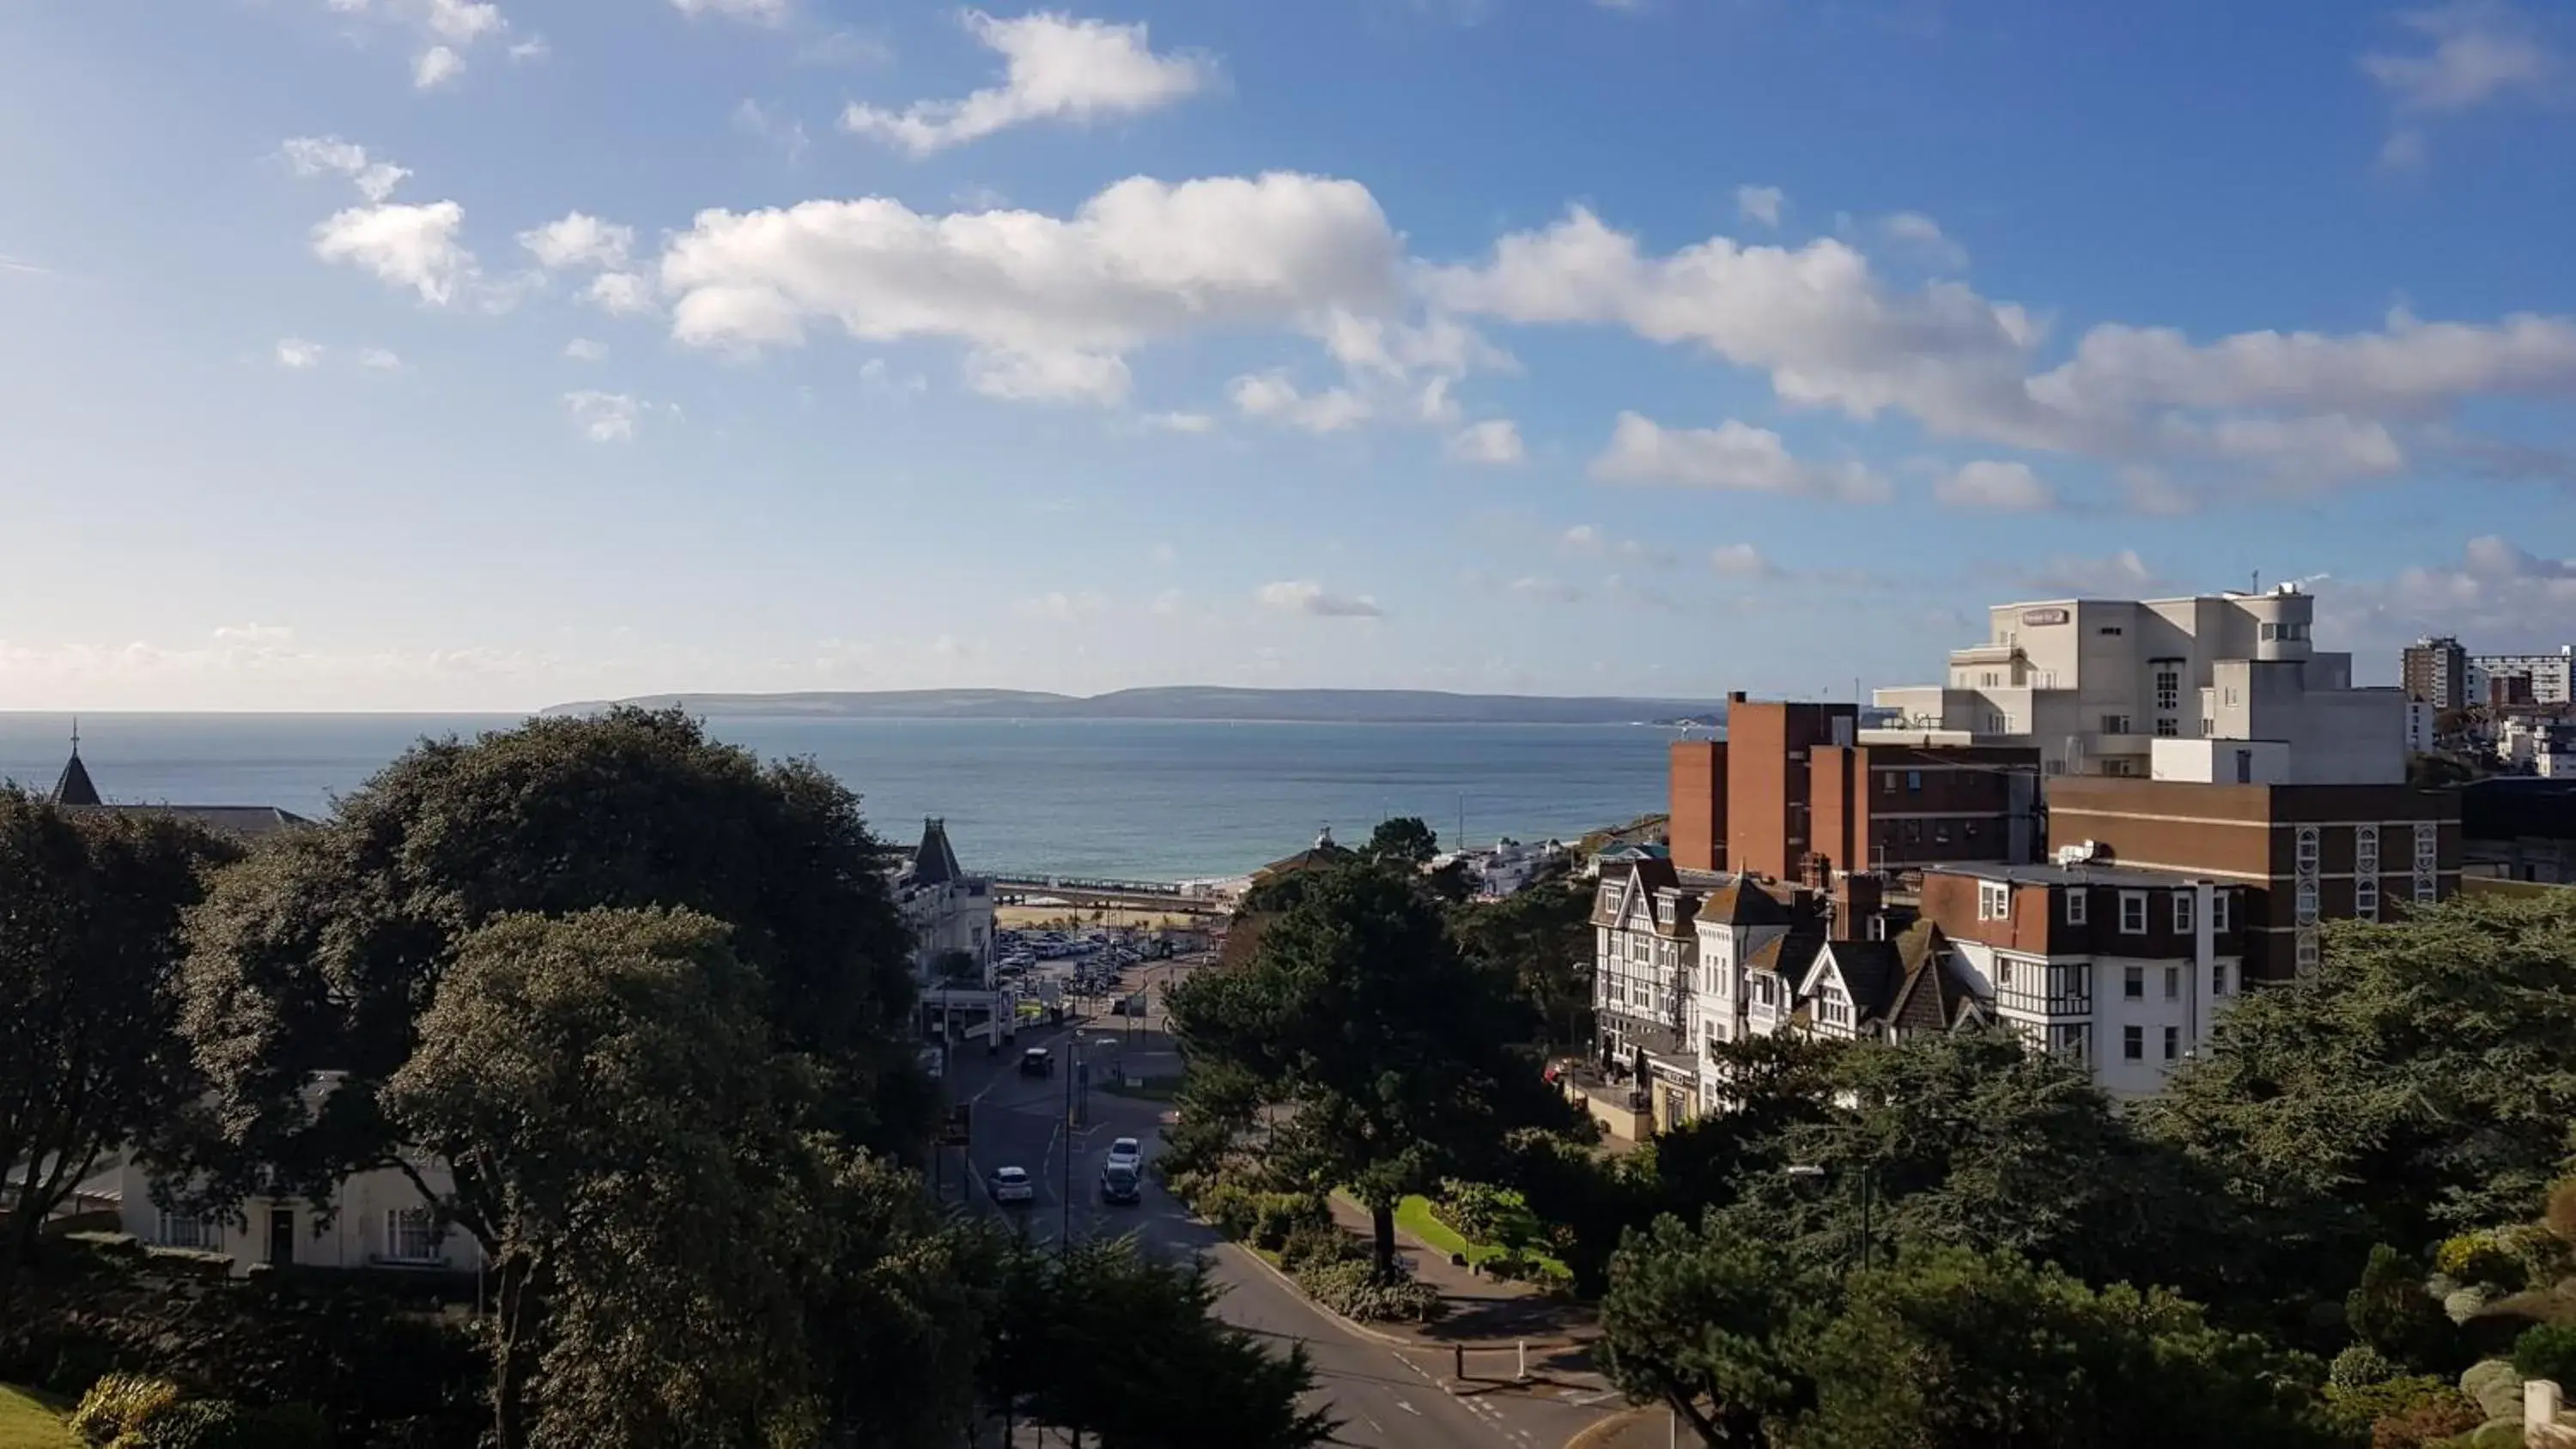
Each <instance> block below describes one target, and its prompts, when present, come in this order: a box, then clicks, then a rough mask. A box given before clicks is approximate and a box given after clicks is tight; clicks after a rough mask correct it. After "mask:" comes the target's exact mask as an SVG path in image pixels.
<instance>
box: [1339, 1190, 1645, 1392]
mask: <svg viewBox="0 0 2576 1449" xmlns="http://www.w3.org/2000/svg"><path fill="white" fill-rule="evenodd" d="M1331 1203H1332V1209H1333V1222H1334V1224H1335V1225H1336V1226H1338V1227H1341V1228H1342V1229H1344V1230H1346V1231H1348V1232H1351V1233H1354V1234H1356V1235H1357V1236H1359V1237H1360V1238H1361V1239H1362V1240H1363V1241H1365V1240H1366V1239H1367V1238H1368V1237H1369V1235H1370V1231H1371V1229H1370V1225H1369V1215H1368V1211H1367V1210H1366V1209H1365V1208H1362V1207H1360V1206H1359V1205H1358V1204H1356V1203H1353V1202H1350V1201H1347V1200H1346V1199H1344V1198H1343V1197H1342V1196H1341V1195H1339V1194H1335V1195H1334V1196H1333V1198H1332V1199H1331ZM1395 1245H1396V1250H1397V1251H1398V1252H1400V1253H1402V1254H1404V1255H1406V1256H1407V1257H1409V1258H1410V1259H1411V1260H1412V1263H1413V1276H1414V1277H1415V1278H1417V1279H1419V1280H1420V1281H1422V1282H1424V1283H1427V1284H1429V1285H1431V1287H1432V1288H1433V1289H1434V1290H1436V1291H1437V1292H1438V1293H1439V1294H1440V1296H1441V1298H1442V1299H1444V1300H1445V1301H1446V1302H1447V1303H1448V1305H1449V1311H1448V1312H1447V1313H1445V1314H1443V1315H1442V1316H1441V1317H1440V1319H1439V1320H1438V1321H1436V1322H1432V1323H1418V1324H1403V1325H1396V1324H1383V1323H1380V1324H1370V1325H1368V1327H1369V1328H1370V1329H1371V1330H1372V1331H1374V1332H1377V1333H1382V1334H1386V1335H1388V1336H1390V1337H1394V1338H1400V1339H1403V1340H1405V1341H1407V1342H1409V1343H1411V1344H1413V1345H1415V1346H1416V1347H1420V1348H1430V1349H1448V1350H1453V1351H1454V1350H1458V1349H1465V1350H1467V1351H1469V1352H1470V1353H1472V1354H1475V1355H1476V1356H1477V1358H1478V1362H1477V1363H1475V1364H1471V1365H1470V1366H1469V1367H1470V1369H1471V1370H1472V1372H1470V1373H1469V1374H1468V1375H1466V1376H1467V1377H1469V1378H1473V1379H1483V1380H1491V1379H1494V1378H1498V1377H1501V1376H1503V1375H1505V1374H1510V1373H1516V1372H1518V1370H1519V1366H1520V1359H1519V1349H1520V1347H1521V1346H1522V1345H1524V1344H1526V1345H1527V1346H1528V1354H1529V1372H1530V1376H1531V1377H1532V1378H1533V1379H1535V1380H1539V1381H1542V1382H1550V1383H1555V1384H1558V1385H1561V1386H1568V1387H1574V1386H1581V1387H1586V1388H1591V1387H1598V1386H1600V1385H1601V1384H1602V1382H1603V1381H1602V1379H1601V1377H1600V1373H1599V1371H1598V1370H1597V1369H1595V1368H1594V1367H1593V1362H1592V1346H1593V1344H1594V1343H1595V1342H1596V1341H1598V1340H1599V1338H1600V1337H1601V1324H1600V1320H1599V1319H1598V1318H1597V1317H1596V1316H1595V1315H1594V1313H1593V1311H1592V1309H1591V1308H1590V1307H1589V1306H1588V1305H1585V1304H1582V1303H1578V1302H1576V1301H1575V1300H1573V1299H1571V1298H1566V1297H1562V1296H1559V1295H1556V1294H1550V1293H1547V1292H1544V1291H1542V1290H1540V1289H1539V1288H1537V1287H1535V1286H1533V1285H1531V1284H1528V1283H1516V1282H1506V1281H1503V1280H1500V1279H1494V1278H1488V1277H1485V1276H1484V1275H1482V1274H1479V1273H1472V1272H1469V1271H1468V1270H1467V1269H1465V1268H1462V1267H1459V1266H1458V1265H1457V1264H1454V1263H1452V1262H1450V1261H1449V1257H1448V1255H1447V1254H1445V1253H1439V1252H1434V1251H1433V1250H1432V1249H1431V1248H1429V1247H1428V1246H1426V1245H1424V1244H1423V1242H1422V1241H1421V1240H1420V1239H1418V1238H1416V1237H1414V1236H1413V1235H1412V1234H1411V1233H1408V1232H1406V1231H1405V1230H1404V1229H1403V1228H1401V1227H1399V1228H1397V1229H1396V1230H1395ZM1497 1353H1508V1354H1510V1355H1511V1362H1510V1364H1509V1366H1508V1367H1504V1366H1502V1365H1498V1364H1497V1363H1496V1361H1495V1358H1494V1355H1496V1354H1497Z"/></svg>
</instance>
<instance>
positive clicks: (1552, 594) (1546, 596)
mask: <svg viewBox="0 0 2576 1449" xmlns="http://www.w3.org/2000/svg"><path fill="white" fill-rule="evenodd" d="M1504 587H1505V588H1507V589H1509V590H1510V591H1511V592H1513V593H1515V594H1518V595H1520V596H1521V597H1522V598H1524V599H1537V600H1539V601H1540V602H1542V603H1549V604H1579V603H1582V602H1583V590H1581V589H1579V588H1576V587H1575V586H1574V585H1572V584H1569V583H1567V582H1565V581H1564V580H1563V579H1550V578H1540V577H1535V576H1534V577H1531V578H1525V579H1514V580H1512V581H1511V582H1510V583H1509V584H1506V585H1504Z"/></svg>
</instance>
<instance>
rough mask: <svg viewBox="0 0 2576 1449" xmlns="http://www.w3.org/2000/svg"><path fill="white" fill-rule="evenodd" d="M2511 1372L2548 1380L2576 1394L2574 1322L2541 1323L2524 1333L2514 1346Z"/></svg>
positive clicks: (2525, 1376)
mask: <svg viewBox="0 0 2576 1449" xmlns="http://www.w3.org/2000/svg"><path fill="white" fill-rule="evenodd" d="M2513 1367H2514V1371H2515V1372H2517V1373H2519V1374H2521V1375H2522V1376H2523V1377H2524V1378H2526V1379H2549V1380H2551V1381H2552V1382H2554V1383H2556V1384H2557V1385H2558V1386H2559V1387H2560V1388H2562V1389H2565V1390H2567V1391H2568V1392H2570V1393H2576V1323H2555V1324H2553V1323H2544V1324H2539V1325H2537V1326H2535V1327H2532V1328H2527V1329H2525V1330H2523V1334H2522V1337H2520V1338H2518V1339H2515V1340H2514V1344H2513Z"/></svg>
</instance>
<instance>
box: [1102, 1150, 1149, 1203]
mask: <svg viewBox="0 0 2576 1449" xmlns="http://www.w3.org/2000/svg"><path fill="white" fill-rule="evenodd" d="M1100 1200H1101V1201H1102V1202H1105V1203H1115V1204H1119V1205H1121V1206H1126V1205H1129V1204H1133V1203H1139V1202H1142V1201H1144V1200H1145V1177H1144V1174H1143V1173H1141V1172H1139V1171H1137V1170H1136V1165H1135V1164H1134V1163H1132V1162H1120V1161H1118V1160H1116V1159H1114V1158H1113V1159H1111V1160H1110V1161H1109V1162H1108V1163H1106V1164H1104V1165H1103V1166H1102V1167H1101V1169H1100Z"/></svg>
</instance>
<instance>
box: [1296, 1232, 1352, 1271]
mask: <svg viewBox="0 0 2576 1449" xmlns="http://www.w3.org/2000/svg"><path fill="white" fill-rule="evenodd" d="M1356 1256H1358V1245H1356V1244H1354V1243H1353V1242H1352V1241H1351V1235H1350V1234H1348V1233H1345V1232H1343V1231H1342V1230H1341V1229H1340V1228H1337V1227H1335V1226H1333V1225H1332V1224H1331V1223H1330V1222H1322V1223H1300V1224H1298V1225H1297V1226H1296V1227H1295V1228H1293V1229H1291V1230H1290V1231H1289V1233H1288V1236H1287V1237H1286V1238H1285V1239H1284V1240H1282V1241H1281V1242H1280V1244H1279V1261H1280V1262H1281V1263H1283V1264H1285V1265H1287V1268H1288V1271H1290V1272H1292V1273H1294V1272H1296V1271H1298V1270H1299V1269H1301V1268H1304V1267H1307V1266H1310V1265H1315V1266H1320V1265H1322V1264H1326V1263H1338V1262H1340V1261H1341V1260H1343V1259H1344V1258H1350V1257H1356Z"/></svg>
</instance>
